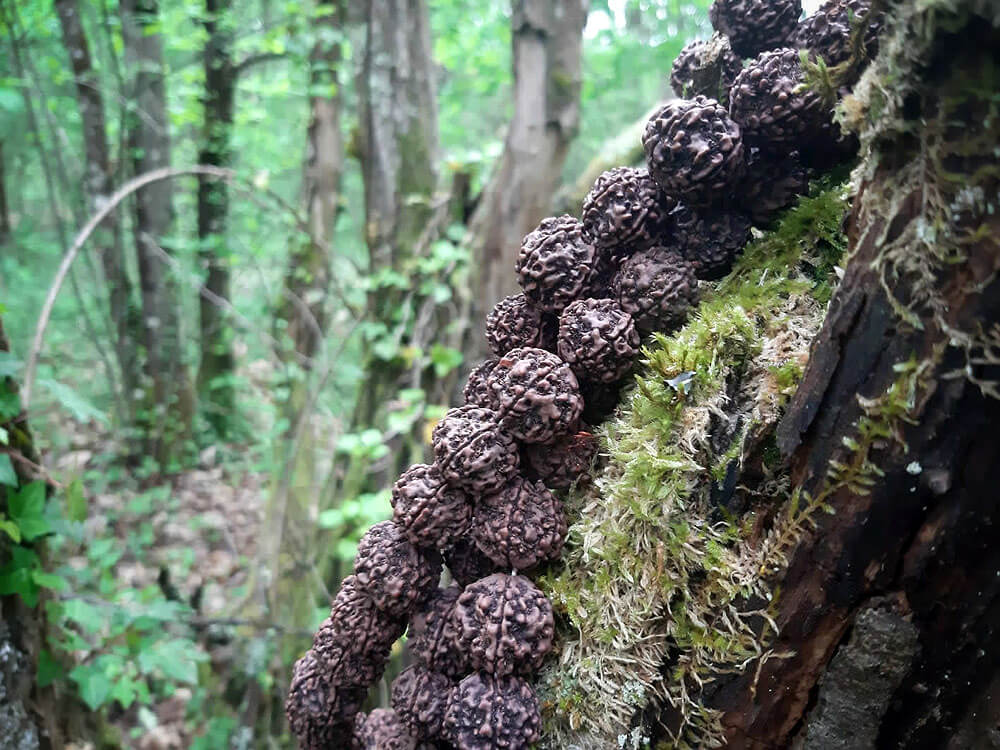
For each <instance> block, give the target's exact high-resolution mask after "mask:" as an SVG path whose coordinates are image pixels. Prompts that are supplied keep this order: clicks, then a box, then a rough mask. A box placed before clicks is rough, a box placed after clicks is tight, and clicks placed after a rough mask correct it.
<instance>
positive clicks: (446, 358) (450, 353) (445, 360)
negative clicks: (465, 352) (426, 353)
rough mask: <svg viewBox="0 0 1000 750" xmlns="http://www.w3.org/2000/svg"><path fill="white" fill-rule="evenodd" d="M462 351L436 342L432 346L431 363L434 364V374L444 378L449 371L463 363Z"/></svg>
mask: <svg viewBox="0 0 1000 750" xmlns="http://www.w3.org/2000/svg"><path fill="white" fill-rule="evenodd" d="M462 359H463V357H462V352H460V351H458V349H452V348H450V347H447V346H441V345H440V344H435V345H434V346H432V347H431V363H432V364H433V365H434V374H435V375H436V376H437V377H439V378H443V377H444V376H445V375H447V374H448V373H449V372H451V371H452V370H454V369H455V368H456V367H458V366H459V365H461V364H462Z"/></svg>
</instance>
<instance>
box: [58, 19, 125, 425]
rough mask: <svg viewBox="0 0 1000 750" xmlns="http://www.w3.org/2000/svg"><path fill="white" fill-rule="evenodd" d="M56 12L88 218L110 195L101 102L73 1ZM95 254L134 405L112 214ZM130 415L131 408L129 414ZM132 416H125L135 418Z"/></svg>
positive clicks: (120, 254)
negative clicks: (70, 78)
mask: <svg viewBox="0 0 1000 750" xmlns="http://www.w3.org/2000/svg"><path fill="white" fill-rule="evenodd" d="M55 7H56V12H57V14H58V16H59V24H60V27H61V28H62V37H63V44H64V46H65V47H66V53H67V55H68V57H69V61H70V65H71V67H72V68H73V75H74V79H75V82H76V102H77V108H78V110H79V112H80V120H81V122H82V124H83V146H84V158H85V170H86V174H85V179H84V187H85V193H86V195H87V200H88V202H89V206H88V208H89V210H90V213H92V214H93V213H95V212H96V211H98V210H100V208H101V207H102V206H103V205H104V203H105V202H106V201H107V200H108V198H109V197H110V196H111V193H112V192H113V190H114V185H113V182H114V173H113V171H112V167H111V159H110V156H109V151H108V136H107V127H106V123H105V118H104V101H103V98H102V96H101V88H100V86H99V81H98V77H97V72H96V71H95V70H94V68H93V65H92V63H91V57H90V46H89V44H88V42H87V37H86V33H85V32H84V28H83V23H82V21H81V18H80V12H79V6H78V5H77V3H76V0H56V3H55ZM96 240H97V244H98V254H99V256H100V259H101V267H102V270H103V272H104V281H105V284H106V285H107V288H108V303H109V313H110V319H111V324H112V326H113V335H114V341H113V346H114V350H115V355H116V359H117V361H118V368H119V370H120V372H121V382H122V388H123V390H124V393H125V403H126V404H127V405H129V406H130V407H132V406H133V403H134V402H133V399H134V394H135V393H136V392H137V390H138V386H139V378H140V373H139V357H138V352H137V351H136V341H135V336H134V331H133V326H132V323H133V320H134V316H133V314H132V304H133V301H132V294H133V293H132V282H131V280H130V279H129V276H128V272H127V270H126V264H125V251H124V247H123V243H122V233H121V225H120V223H119V221H118V219H117V217H116V215H115V214H111V215H110V216H108V218H107V219H106V220H105V221H104V223H103V225H102V227H101V228H100V230H99V232H98V234H97V238H96ZM131 411H133V412H134V409H131ZM134 416H135V415H134V413H132V414H130V415H129V418H130V419H134Z"/></svg>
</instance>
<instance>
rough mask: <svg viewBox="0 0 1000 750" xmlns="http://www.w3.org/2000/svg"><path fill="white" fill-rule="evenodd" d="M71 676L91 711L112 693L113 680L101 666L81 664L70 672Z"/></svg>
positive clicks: (103, 702) (105, 700) (98, 706)
mask: <svg viewBox="0 0 1000 750" xmlns="http://www.w3.org/2000/svg"><path fill="white" fill-rule="evenodd" d="M69 678H70V679H71V680H73V682H75V683H76V685H77V689H78V690H79V691H80V698H81V699H82V700H83V702H84V703H86V704H87V706H88V707H89V708H90V710H91V711H96V710H97V709H98V708H100V707H101V706H103V705H104V704H105V702H107V700H108V698H109V697H110V695H111V680H110V679H109V678H108V676H107V675H106V674H105V673H104V670H103V669H101V668H100V667H97V666H94V665H90V664H81V665H79V666H78V667H75V668H74V669H73V670H72V671H71V672H70V673H69Z"/></svg>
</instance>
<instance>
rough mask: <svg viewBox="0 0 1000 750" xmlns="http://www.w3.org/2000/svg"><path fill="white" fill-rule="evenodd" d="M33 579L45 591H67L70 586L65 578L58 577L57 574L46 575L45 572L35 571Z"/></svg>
mask: <svg viewBox="0 0 1000 750" xmlns="http://www.w3.org/2000/svg"><path fill="white" fill-rule="evenodd" d="M31 578H32V580H33V581H34V582H35V583H37V584H38V585H39V586H40V587H41V588H43V589H52V590H53V591H65V590H66V589H68V588H69V584H68V583H67V582H66V579H65V578H63V577H62V576H57V575H56V574H55V573H46V572H45V571H44V570H35V571H33V572H32V574H31Z"/></svg>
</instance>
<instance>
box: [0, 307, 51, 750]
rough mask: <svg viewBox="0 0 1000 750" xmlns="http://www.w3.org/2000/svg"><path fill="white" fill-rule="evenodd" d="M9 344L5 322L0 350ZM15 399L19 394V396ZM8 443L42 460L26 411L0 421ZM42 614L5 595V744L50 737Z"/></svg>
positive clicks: (4, 549) (0, 678) (24, 744)
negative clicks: (41, 658) (41, 669)
mask: <svg viewBox="0 0 1000 750" xmlns="http://www.w3.org/2000/svg"><path fill="white" fill-rule="evenodd" d="M9 351H10V345H9V343H8V341H7V335H6V333H5V332H4V329H3V321H2V320H0V352H9ZM0 390H2V391H3V392H4V395H8V394H9V393H15V394H16V393H17V384H16V383H15V382H14V380H13V379H12V378H0ZM15 397H16V396H15ZM0 427H2V428H3V429H4V430H5V431H6V433H7V435H8V441H7V443H8V444H7V446H6V448H5V453H10V454H15V453H16V455H17V456H22V457H24V458H25V459H27V460H29V461H31V462H33V463H35V464H37V463H38V456H37V455H36V453H35V449H34V442H33V440H32V436H31V431H30V430H29V429H28V425H27V422H26V419H25V415H24V413H23V412H21V413H19V414H15V415H14V416H12V417H4V418H2V419H0ZM12 466H13V467H14V470H15V472H16V474H17V477H18V481H19V482H22V483H26V482H28V481H30V480H31V477H28V476H27V473H26V471H25V468H24V465H23V464H22V463H21V462H20V461H17V460H13V461H12ZM6 511H7V488H6V487H4V486H3V485H0V517H6V515H7V513H6ZM11 547H12V541H11V539H10V538H9V537H8V535H7V534H6V533H3V532H0V567H2V566H3V565H5V564H6V563H7V562H8V560H9V559H10V554H11ZM41 633H42V615H41V610H40V608H37V607H28V606H27V605H26V604H25V603H24V601H23V600H22V599H21V597H20V596H16V595H14V596H0V655H2V658H0V698H2V700H0V747H5V748H14V749H15V750H35V749H36V748H38V747H40V746H41V742H42V739H43V738H44V737H45V735H46V732H45V722H43V721H42V719H41V717H40V716H38V715H37V714H36V713H35V708H34V706H35V705H36V702H35V696H34V695H33V693H34V688H35V685H34V682H35V680H34V676H35V665H36V662H37V659H38V651H39V648H40V646H41Z"/></svg>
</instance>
